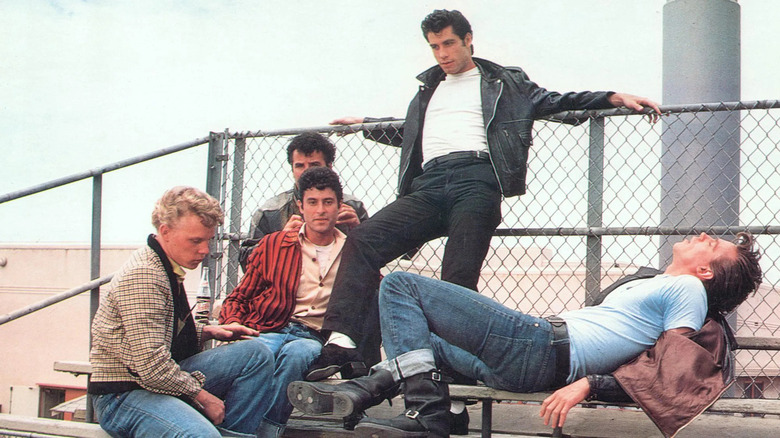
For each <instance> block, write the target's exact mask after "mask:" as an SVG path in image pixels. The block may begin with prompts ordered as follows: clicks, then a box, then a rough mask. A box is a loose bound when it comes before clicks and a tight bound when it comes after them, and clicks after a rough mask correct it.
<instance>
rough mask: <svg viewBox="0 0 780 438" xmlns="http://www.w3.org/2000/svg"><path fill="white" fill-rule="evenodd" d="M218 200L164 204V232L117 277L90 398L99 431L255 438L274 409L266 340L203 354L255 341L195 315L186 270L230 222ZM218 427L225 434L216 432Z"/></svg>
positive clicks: (98, 334)
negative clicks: (268, 393)
mask: <svg viewBox="0 0 780 438" xmlns="http://www.w3.org/2000/svg"><path fill="white" fill-rule="evenodd" d="M223 220H224V214H223V212H222V210H221V209H220V207H219V203H218V202H217V200H215V199H214V198H212V197H211V196H209V195H207V194H206V193H203V192H202V191H200V190H198V189H195V188H192V187H174V188H173V189H170V190H168V191H167V192H165V194H164V195H163V196H162V198H160V200H159V201H157V204H156V205H155V207H154V212H153V213H152V224H153V225H154V227H155V228H156V230H157V234H152V235H150V236H149V238H148V239H147V245H146V246H144V247H143V248H141V249H139V250H137V251H136V252H135V253H134V254H133V255H132V256H131V257H130V260H128V261H127V263H125V265H124V266H122V268H120V270H119V271H117V273H116V274H115V275H114V278H113V280H112V281H111V284H110V285H109V286H108V293H107V294H106V296H105V298H104V299H103V300H102V301H101V303H100V307H99V308H98V311H97V314H96V315H95V320H94V322H93V324H92V351H91V352H90V362H91V364H92V370H93V371H92V377H91V379H90V381H89V388H88V393H89V394H90V396H91V397H92V400H93V402H94V406H95V412H96V414H97V417H98V420H99V421H100V426H101V427H102V428H103V429H105V430H106V431H107V432H108V433H109V434H111V436H117V437H159V436H186V437H220V436H222V434H221V433H220V430H221V431H222V432H226V433H228V434H230V436H255V433H256V432H257V428H258V425H259V424H260V420H261V419H262V415H261V414H262V412H260V411H259V409H258V406H262V405H263V404H264V403H266V401H265V400H264V399H263V398H262V392H261V391H260V388H261V387H262V386H263V385H264V384H266V380H265V379H266V378H267V377H268V376H270V375H271V374H272V373H273V368H272V367H273V357H272V356H270V354H268V349H267V348H265V347H264V346H263V345H262V344H260V343H259V342H235V343H232V344H230V345H227V346H223V347H218V348H213V349H211V350H207V351H204V352H199V351H200V348H201V346H202V345H203V342H204V341H207V340H209V339H218V340H221V341H233V340H238V339H242V338H245V337H248V336H257V335H258V332H257V331H256V330H253V329H250V328H247V327H244V326H241V325H227V326H208V325H203V324H200V323H197V322H195V321H194V319H193V317H192V313H191V312H190V306H189V303H188V302H187V295H186V293H185V291H184V285H183V280H184V270H183V269H182V268H187V269H195V268H197V267H198V265H200V263H201V262H202V261H203V259H204V258H205V257H206V256H207V255H208V253H209V240H210V239H212V238H213V237H214V232H215V229H216V227H217V226H218V225H220V224H222V221H223ZM215 426H219V427H215Z"/></svg>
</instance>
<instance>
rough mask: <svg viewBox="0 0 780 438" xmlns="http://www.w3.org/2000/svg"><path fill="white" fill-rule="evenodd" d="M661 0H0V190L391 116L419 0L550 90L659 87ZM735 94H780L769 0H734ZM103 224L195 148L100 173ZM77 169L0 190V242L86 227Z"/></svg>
mask: <svg viewBox="0 0 780 438" xmlns="http://www.w3.org/2000/svg"><path fill="white" fill-rule="evenodd" d="M665 3H666V2H665V1H664V0H635V1H625V0H560V1H552V0H550V1H542V0H512V1H486V0H480V1H435V2H434V1H419V0H394V1H388V2H365V1H345V0H330V1H314V0H312V1H300V0H299V1H295V0H263V1H237V0H236V1H227V0H222V1H220V0H210V1H206V0H180V1H165V0H140V1H139V0H135V1H108V0H97V1H86V0H85V1H74V0H70V1H67V0H63V1H53V0H52V1H43V0H0V172H1V174H2V176H0V194H4V193H8V192H11V191H14V190H19V189H23V188H26V187H29V186H32V185H36V184H39V183H43V182H45V181H48V180H51V179H54V178H58V177H62V176H66V175H70V174H73V173H77V172H81V171H84V170H87V169H90V168H94V167H97V166H100V165H104V164H108V163H112V162H115V161H119V160H122V159H125V158H129V157H133V156H136V155H139V154H142V153H146V152H150V151H153V150H156V149H159V148H163V147H167V146H171V145H174V144H179V143H183V142H187V141H190V140H193V139H196V138H201V137H205V136H207V135H208V133H209V131H223V130H225V129H226V128H228V129H230V130H232V131H247V130H252V131H254V130H259V129H263V130H274V129H282V128H294V127H313V126H323V125H325V124H327V122H329V121H330V120H332V119H333V118H335V117H337V116H342V115H375V116H385V115H394V116H398V117H403V115H404V112H405V109H406V106H407V105H408V102H409V99H410V98H411V97H412V95H413V93H414V92H415V90H416V87H417V82H416V81H415V79H414V76H415V75H416V74H417V73H419V72H420V71H422V70H424V69H425V68H427V67H429V66H430V65H432V63H433V58H432V57H431V54H430V50H429V49H428V47H427V45H426V44H425V41H424V39H423V38H422V34H421V33H420V30H419V23H420V20H421V19H422V18H423V17H424V16H425V15H426V14H427V13H429V12H430V11H431V10H433V9H435V8H447V9H459V10H461V11H462V12H463V13H464V14H465V15H466V17H468V18H469V20H470V21H471V23H472V27H473V28H474V44H475V48H476V55H477V56H480V57H484V58H488V59H491V60H493V61H496V62H498V63H501V64H504V65H518V66H521V67H523V68H524V69H525V70H526V72H527V73H528V74H529V76H530V77H531V79H533V80H535V81H536V82H538V83H539V84H540V85H542V86H544V87H546V88H548V89H553V90H559V91H568V90H585V89H590V90H603V89H611V90H617V91H626V92H631V93H634V94H641V95H645V96H648V97H651V98H654V99H656V100H659V101H660V99H661V86H662V84H661V73H662V66H661V45H662V22H663V20H662V18H663V17H662V10H663V6H664V4H665ZM739 4H740V5H741V12H742V99H743V100H763V99H777V98H780V81H778V80H777V77H776V75H777V71H779V70H780V55H778V54H780V38H778V37H777V34H776V32H777V31H776V30H775V28H776V25H777V22H778V18H780V1H775V0H742V1H740V2H739ZM104 183H105V188H104V209H105V211H104V232H103V233H104V234H103V237H104V239H103V240H104V242H105V243H137V242H142V241H143V239H144V236H145V235H146V234H147V233H148V232H150V231H151V229H150V228H151V226H150V225H149V214H150V211H151V208H152V203H153V202H154V200H155V199H157V198H158V197H159V195H160V194H161V193H162V192H163V191H164V190H165V189H167V188H169V187H171V186H173V185H177V184H189V185H196V186H199V187H203V186H204V185H205V149H204V148H201V149H200V150H198V151H193V152H187V153H185V154H183V155H181V156H179V157H177V158H174V159H166V160H163V161H161V162H159V163H157V164H154V165H139V166H137V167H136V168H131V169H129V170H125V171H119V172H114V173H109V174H107V175H106V176H104ZM90 197H91V182H82V183H77V184H73V185H72V186H69V187H67V188H64V189H58V190H54V191H50V192H47V193H44V194H39V195H35V196H32V197H29V198H24V199H20V200H16V201H11V202H8V203H5V204H0V242H13V241H15V242H59V241H66V242H87V241H88V240H89V218H90V212H89V208H90V207H89V202H90Z"/></svg>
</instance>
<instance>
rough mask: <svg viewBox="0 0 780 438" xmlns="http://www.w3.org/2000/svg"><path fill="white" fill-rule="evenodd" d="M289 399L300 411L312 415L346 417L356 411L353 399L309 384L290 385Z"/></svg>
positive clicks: (296, 383)
mask: <svg viewBox="0 0 780 438" xmlns="http://www.w3.org/2000/svg"><path fill="white" fill-rule="evenodd" d="M320 385H323V384H320ZM324 385H327V384H324ZM287 398H288V399H289V400H290V403H292V405H293V406H295V407H296V408H297V409H298V410H300V411H302V412H303V413H305V414H310V415H316V414H334V415H338V416H342V417H346V416H347V415H350V414H352V413H353V412H354V411H355V404H354V403H353V402H352V399H351V398H349V397H348V396H346V395H345V394H344V393H341V392H337V391H331V390H327V389H321V388H319V387H318V386H315V385H314V384H311V383H308V382H292V383H290V385H289V386H287Z"/></svg>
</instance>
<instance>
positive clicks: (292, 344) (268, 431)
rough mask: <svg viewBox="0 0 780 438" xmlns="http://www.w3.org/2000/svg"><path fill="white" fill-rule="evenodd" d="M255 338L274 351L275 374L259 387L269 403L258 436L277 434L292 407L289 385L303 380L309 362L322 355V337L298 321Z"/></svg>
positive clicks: (280, 431)
mask: <svg viewBox="0 0 780 438" xmlns="http://www.w3.org/2000/svg"><path fill="white" fill-rule="evenodd" d="M256 339H257V342H260V343H262V344H263V345H265V346H266V347H267V348H268V349H269V350H270V351H271V354H273V356H274V362H275V364H274V370H273V377H271V378H270V379H269V380H268V382H267V384H266V385H264V386H263V387H262V388H261V389H260V392H261V394H262V395H261V396H262V398H263V399H264V400H266V401H267V405H268V406H267V408H266V409H265V411H263V419H262V423H261V424H260V429H259V430H258V436H260V437H277V436H281V434H282V432H283V431H284V426H285V424H287V420H288V419H289V418H290V414H291V413H292V410H293V407H292V405H291V404H290V401H289V400H288V399H287V385H289V384H290V383H291V382H293V381H296V380H302V379H303V376H304V375H305V374H306V370H308V368H309V365H311V363H312V362H314V359H316V358H317V356H319V355H320V350H321V349H322V340H321V338H320V336H319V334H318V333H317V332H315V331H313V330H311V329H308V328H306V327H305V326H304V325H303V324H299V323H296V322H291V323H289V324H287V325H286V326H285V327H282V328H281V329H279V330H277V331H275V332H267V333H261V334H260V336H258V337H257V338H256Z"/></svg>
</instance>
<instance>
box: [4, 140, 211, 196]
mask: <svg viewBox="0 0 780 438" xmlns="http://www.w3.org/2000/svg"><path fill="white" fill-rule="evenodd" d="M208 142H209V137H204V138H199V139H195V140H192V141H189V142H187V143H181V144H178V145H174V146H170V147H167V148H162V149H158V150H156V151H154V152H150V153H148V154H144V155H138V156H136V157H133V158H128V159H126V160H122V161H117V162H115V163H112V164H108V165H105V166H102V167H96V168H94V169H92V170H87V171H84V172H80V173H75V174H73V175H70V176H66V177H62V178H57V179H54V180H51V181H48V182H45V183H43V184H38V185H35V186H32V187H28V188H26V189H23V190H18V191H15V192H9V193H6V194H4V195H0V204H2V203H4V202H8V201H13V200H14V199H19V198H23V197H25V196H29V195H34V194H36V193H40V192H43V191H46V190H50V189H53V188H56V187H60V186H64V185H66V184H70V183H74V182H76V181H81V180H84V179H87V178H92V177H95V176H98V175H102V174H104V173H108V172H111V171H114V170H118V169H122V168H124V167H128V166H132V165H134V164H138V163H143V162H144V161H149V160H153V159H155V158H160V157H163V156H165V155H170V154H173V153H176V152H180V151H183V150H185V149H189V148H193V147H195V146H200V145H202V144H206V143H208Z"/></svg>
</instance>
